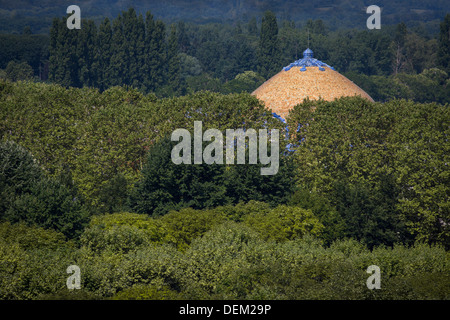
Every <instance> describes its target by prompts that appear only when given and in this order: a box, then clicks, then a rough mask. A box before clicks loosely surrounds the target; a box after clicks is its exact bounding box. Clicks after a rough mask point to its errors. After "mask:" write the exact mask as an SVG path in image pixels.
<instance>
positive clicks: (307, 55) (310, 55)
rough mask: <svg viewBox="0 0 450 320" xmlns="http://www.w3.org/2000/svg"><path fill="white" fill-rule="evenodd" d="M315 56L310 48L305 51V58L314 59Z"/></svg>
mask: <svg viewBox="0 0 450 320" xmlns="http://www.w3.org/2000/svg"><path fill="white" fill-rule="evenodd" d="M313 56H314V52H313V51H312V50H311V49H310V48H308V49H306V50H305V51H303V58H312V57H313Z"/></svg>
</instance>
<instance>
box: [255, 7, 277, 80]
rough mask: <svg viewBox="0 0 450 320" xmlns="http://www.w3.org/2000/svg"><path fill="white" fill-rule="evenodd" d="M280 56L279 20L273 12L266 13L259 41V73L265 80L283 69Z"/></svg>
mask: <svg viewBox="0 0 450 320" xmlns="http://www.w3.org/2000/svg"><path fill="white" fill-rule="evenodd" d="M279 56H280V53H279V46H278V25H277V19H276V17H275V15H274V14H273V12H271V11H266V13H265V14H264V17H263V18H262V25H261V36H260V39H259V55H258V62H259V65H258V72H259V73H260V74H261V75H262V76H263V77H265V78H269V77H271V76H272V75H274V74H275V73H276V72H277V71H278V69H280V68H281V66H280V65H279Z"/></svg>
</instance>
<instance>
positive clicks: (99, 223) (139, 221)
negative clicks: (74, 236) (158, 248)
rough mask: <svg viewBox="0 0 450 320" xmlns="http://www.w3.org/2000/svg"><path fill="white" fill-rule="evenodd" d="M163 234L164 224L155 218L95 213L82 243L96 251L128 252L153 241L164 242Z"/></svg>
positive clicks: (139, 215)
mask: <svg viewBox="0 0 450 320" xmlns="http://www.w3.org/2000/svg"><path fill="white" fill-rule="evenodd" d="M162 237H163V232H162V230H161V227H160V225H159V224H158V223H157V222H156V221H155V220H152V219H149V218H148V217H147V216H146V215H141V214H136V213H126V212H124V213H114V214H107V215H101V216H94V217H92V219H91V221H90V223H89V226H88V227H87V228H86V229H85V230H84V232H83V234H82V236H81V238H80V243H81V245H82V246H83V247H84V248H86V249H89V250H90V251H93V252H102V251H105V250H108V251H112V252H116V253H117V252H119V253H127V252H129V251H130V250H135V249H137V248H138V247H140V246H146V245H149V244H150V243H152V242H156V243H160V242H161V240H162Z"/></svg>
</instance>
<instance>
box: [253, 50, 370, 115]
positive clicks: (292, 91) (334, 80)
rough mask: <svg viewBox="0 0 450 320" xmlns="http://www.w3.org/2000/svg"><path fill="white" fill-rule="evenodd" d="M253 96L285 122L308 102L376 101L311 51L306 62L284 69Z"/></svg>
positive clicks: (307, 54)
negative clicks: (295, 110)
mask: <svg viewBox="0 0 450 320" xmlns="http://www.w3.org/2000/svg"><path fill="white" fill-rule="evenodd" d="M252 95H254V96H256V97H257V98H258V99H259V100H261V101H263V102H264V103H265V105H266V107H267V108H269V109H272V112H274V113H276V114H277V115H279V116H281V117H282V118H284V119H285V118H286V117H287V115H288V113H289V110H291V109H292V108H293V107H294V106H295V105H297V104H299V103H302V102H303V100H304V99H306V98H309V99H310V100H318V99H320V98H322V99H323V100H327V101H332V100H334V99H336V98H340V97H347V96H361V97H363V98H366V99H368V100H370V101H373V99H372V98H371V97H370V96H369V95H368V94H367V93H366V92H365V91H364V90H362V89H361V88H360V87H358V86H357V85H356V84H354V83H353V82H352V81H350V80H349V79H347V78H346V77H344V76H343V75H341V74H340V73H339V72H337V71H335V70H334V68H333V67H331V66H329V65H328V64H326V63H323V62H322V61H319V60H317V59H315V58H314V57H313V51H312V50H311V49H309V48H308V49H306V50H305V51H304V52H303V59H300V60H297V61H294V62H293V63H291V64H290V65H288V66H286V67H284V68H283V70H281V71H280V72H279V73H277V74H276V75H274V76H273V77H272V78H270V79H269V80H267V81H266V82H264V83H263V84H262V85H261V86H260V87H259V88H257V89H256V90H255V91H253V93H252Z"/></svg>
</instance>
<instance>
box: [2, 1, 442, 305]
mask: <svg viewBox="0 0 450 320" xmlns="http://www.w3.org/2000/svg"><path fill="white" fill-rule="evenodd" d="M119 2H120V1H116V2H111V5H110V6H109V11H108V12H103V13H101V12H100V11H95V10H94V11H92V13H91V16H92V17H91V18H86V19H83V21H82V28H81V30H75V29H74V30H69V29H68V28H67V26H66V19H67V17H61V14H60V13H59V12H56V11H55V12H54V11H53V10H57V4H59V3H60V1H53V2H48V3H47V1H43V2H41V3H38V2H36V1H23V2H21V1H17V2H16V3H9V4H3V2H2V1H0V4H1V7H2V11H0V30H4V25H3V24H4V23H5V21H9V20H8V19H9V18H11V17H12V16H13V15H12V13H13V11H14V12H15V15H16V16H15V17H16V19H15V21H16V22H17V25H19V26H20V27H21V28H22V29H21V30H23V31H22V32H21V34H18V33H16V34H14V33H8V34H0V43H1V45H2V49H1V50H0V299H2V300H13V299H23V300H28V299H30V300H31V299H137V300H139V299H156V300H166V299H284V300H286V299H321V300H330V299H331V300H337V299H368V300H385V299H405V300H410V299H450V253H449V251H448V250H449V249H450V205H449V203H450V202H449V198H450V170H449V163H450V158H449V157H450V144H449V143H448V136H449V134H450V110H449V102H450V38H449V34H450V14H446V15H444V16H443V15H442V14H441V13H442V12H443V11H444V12H448V10H447V9H446V8H447V7H446V6H448V2H447V1H434V2H433V6H431V5H427V4H424V3H422V2H418V1H417V2H408V3H409V6H408V8H409V9H408V10H407V11H404V10H403V11H402V9H401V8H400V6H401V5H405V4H404V1H396V2H395V4H394V3H393V2H392V1H390V2H388V1H380V3H381V2H383V8H384V10H385V12H386V11H387V13H389V11H390V10H393V8H397V9H398V10H400V11H399V12H401V13H402V15H401V16H402V17H404V21H401V20H398V18H399V16H398V15H393V14H391V15H389V14H386V19H385V20H383V21H385V22H390V24H386V25H384V24H383V27H382V28H381V30H367V29H362V28H357V27H355V25H354V23H359V20H358V19H360V18H356V16H358V15H357V14H356V13H351V14H350V16H351V17H352V18H351V19H350V18H348V19H344V20H345V21H346V23H343V25H342V26H341V27H340V28H336V27H335V26H336V25H337V24H338V21H339V20H338V17H339V15H340V14H343V13H344V12H347V11H345V10H347V9H348V7H349V6H350V7H353V6H357V4H350V3H349V2H347V1H342V3H340V5H341V7H340V8H341V9H340V10H335V9H336V8H337V7H336V2H334V3H333V2H331V1H325V0H324V1H318V2H314V3H316V5H315V6H313V7H311V8H309V7H308V6H309V5H313V2H309V1H297V2H298V3H301V5H302V6H301V7H300V8H301V9H305V10H307V9H308V10H309V11H306V12H314V14H309V15H308V16H306V13H303V12H302V10H298V9H296V10H289V9H290V7H291V6H292V2H291V1H273V2H274V3H275V4H276V6H275V9H273V7H272V8H266V7H264V3H266V2H264V1H262V2H258V1H251V0H248V1H244V0H242V1H233V2H226V1H220V0H217V1H212V2H211V4H210V5H206V4H205V2H203V1H200V0H199V1H196V2H195V6H196V8H197V9H199V8H204V9H205V10H204V15H203V16H202V17H198V16H197V17H195V16H194V15H192V17H191V18H189V12H187V13H186V14H187V17H188V18H185V19H179V14H180V13H179V11H177V10H175V9H174V8H177V6H181V7H182V6H183V5H186V4H185V1H184V0H174V1H170V2H169V3H170V5H169V6H166V7H155V8H156V9H155V10H154V11H152V12H150V11H144V10H143V8H144V7H145V5H144V4H143V2H141V1H137V0H136V1H129V3H130V4H133V7H134V8H130V9H127V10H125V11H122V10H119V9H118V7H120V5H119ZM338 2H339V1H338ZM24 3H27V4H31V6H30V7H28V8H27V7H26V6H24V5H23V4H24ZM98 3H99V5H98V7H99V8H105V6H104V5H101V4H103V1H99V2H98ZM358 3H359V2H358ZM121 5H123V4H121ZM360 5H361V7H363V4H362V2H361V3H360ZM411 5H412V7H411ZM255 6H256V7H258V11H251V10H250V9H249V8H255ZM410 8H414V10H416V11H411V10H410ZM171 9H173V10H171ZM267 9H271V11H270V10H267ZM405 10H406V9H405ZM41 11H42V12H41ZM36 12H39V14H41V13H42V14H44V13H45V12H47V13H49V12H50V13H52V15H53V16H57V17H56V18H53V19H52V20H51V21H50V22H49V28H48V31H45V32H44V33H36V32H34V31H33V30H34V29H37V26H38V25H40V24H39V23H40V22H39V21H37V20H36V18H37V17H38V16H39V14H37V15H33V14H32V13H36ZM53 12H54V13H53ZM352 12H353V11H352ZM152 13H153V14H152ZM219 13H220V14H219ZM438 13H439V14H438ZM5 17H6V18H5ZM219 17H220V18H219ZM358 17H359V16H358ZM362 17H363V19H362V20H361V21H362V22H361V23H362V24H364V25H365V19H366V18H367V15H365V13H363V15H362ZM424 17H427V18H426V19H423V20H424V21H423V22H420V23H412V22H417V21H419V20H421V19H422V18H424ZM352 19H353V21H352ZM383 19H384V18H383ZM32 21H34V23H36V25H34V24H32V23H30V22H32ZM43 21H44V22H45V21H46V20H45V19H44V20H43ZM436 21H437V22H436ZM47 22H48V21H47ZM385 22H383V23H385ZM17 25H16V26H17ZM41 26H42V25H41ZM436 26H437V28H436ZM308 46H309V47H310V48H312V49H313V50H314V54H315V57H316V58H318V59H320V60H322V61H324V62H326V63H327V64H329V65H331V66H333V67H334V68H335V69H336V70H337V71H339V72H340V73H342V74H344V75H345V76H346V77H348V78H349V79H351V80H352V81H354V82H355V83H356V84H358V85H359V86H360V87H361V88H362V89H364V90H365V91H366V92H367V93H369V94H370V95H371V97H372V98H373V99H374V100H375V102H371V101H367V100H365V99H362V98H360V97H342V98H340V99H336V100H334V101H323V100H319V101H310V100H308V99H306V100H304V101H303V102H300V101H299V104H298V105H297V106H295V107H294V108H293V109H292V110H291V111H290V112H289V115H288V117H287V118H286V119H285V121H280V119H278V118H276V117H274V116H273V115H272V112H271V110H268V109H267V108H266V107H265V106H264V104H263V102H261V101H259V100H258V99H257V98H256V97H254V96H252V95H251V94H250V93H251V92H252V91H253V90H254V89H256V88H257V87H258V86H259V85H261V84H262V83H263V82H264V81H265V80H267V79H268V78H269V77H271V76H273V75H274V74H275V73H277V72H279V71H280V70H281V69H282V68H283V67H284V66H286V65H288V64H289V63H291V62H293V61H295V60H296V59H299V58H301V57H302V53H303V50H304V49H306V47H308ZM194 121H202V125H203V130H207V129H218V130H220V131H222V132H225V130H226V129H237V128H243V129H249V128H252V129H255V130H258V129H278V130H279V131H280V141H279V142H280V150H279V151H280V154H279V159H280V161H279V170H278V173H277V174H275V175H261V174H260V169H261V167H262V166H263V165H262V164H256V165H255V164H248V163H247V164H239V165H235V164H223V165H220V164H196V165H176V164H174V163H173V162H172V160H171V151H172V149H173V147H174V146H175V145H176V142H174V141H172V139H171V134H172V132H173V131H174V130H176V129H179V128H184V129H187V130H189V131H191V132H192V130H193V128H194ZM247 151H248V149H247ZM71 265H77V266H79V268H80V270H81V289H75V290H69V289H68V288H67V285H66V280H67V278H68V276H69V275H68V273H67V272H66V269H67V267H68V266H71ZM370 265H377V266H379V267H380V269H381V281H382V285H381V289H377V290H369V289H368V287H367V286H366V280H367V278H368V276H369V274H368V273H367V272H366V269H367V267H368V266H370Z"/></svg>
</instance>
